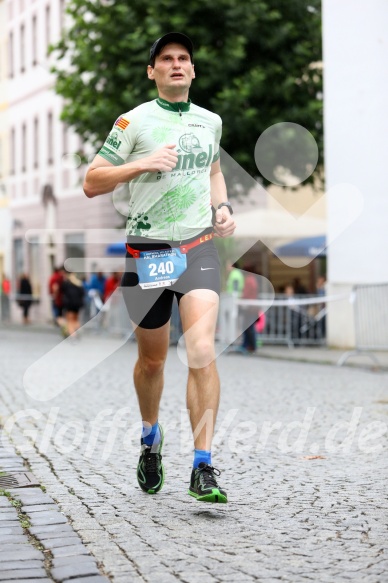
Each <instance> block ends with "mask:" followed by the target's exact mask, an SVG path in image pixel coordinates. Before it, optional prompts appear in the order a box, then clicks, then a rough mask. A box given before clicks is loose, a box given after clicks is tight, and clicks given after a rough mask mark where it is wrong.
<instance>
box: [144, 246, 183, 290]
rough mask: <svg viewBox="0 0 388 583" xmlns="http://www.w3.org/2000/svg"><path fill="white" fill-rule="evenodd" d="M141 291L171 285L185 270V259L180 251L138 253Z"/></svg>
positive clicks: (164, 250) (163, 250) (167, 250)
mask: <svg viewBox="0 0 388 583" xmlns="http://www.w3.org/2000/svg"><path fill="white" fill-rule="evenodd" d="M136 267H137V275H138V276H139V285H140V287H141V288H142V289H149V288H155V287H167V286H169V285H173V284H174V283H175V282H176V281H177V280H178V278H179V277H180V276H181V275H182V273H184V272H185V271H186V269H187V258H186V255H185V254H183V253H182V251H181V250H180V249H162V250H160V251H140V257H139V258H138V259H136Z"/></svg>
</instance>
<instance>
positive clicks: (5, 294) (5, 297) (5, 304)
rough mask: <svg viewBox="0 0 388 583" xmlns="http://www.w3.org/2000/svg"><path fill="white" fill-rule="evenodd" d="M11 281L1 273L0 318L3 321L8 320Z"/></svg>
mask: <svg viewBox="0 0 388 583" xmlns="http://www.w3.org/2000/svg"><path fill="white" fill-rule="evenodd" d="M10 293H11V282H10V280H9V279H8V277H7V276H6V275H4V274H3V276H2V281H1V319H2V320H3V322H6V321H8V320H9V317H10V300H9V296H10Z"/></svg>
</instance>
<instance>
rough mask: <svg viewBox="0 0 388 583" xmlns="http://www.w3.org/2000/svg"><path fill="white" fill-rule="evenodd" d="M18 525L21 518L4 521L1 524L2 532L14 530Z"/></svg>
mask: <svg viewBox="0 0 388 583" xmlns="http://www.w3.org/2000/svg"><path fill="white" fill-rule="evenodd" d="M18 524H20V522H19V518H18V517H17V516H16V518H14V519H12V520H10V519H8V520H2V521H1V522H0V531H1V530H2V529H3V528H14V527H16V526H18Z"/></svg>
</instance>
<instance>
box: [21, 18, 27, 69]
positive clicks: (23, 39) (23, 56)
mask: <svg viewBox="0 0 388 583" xmlns="http://www.w3.org/2000/svg"><path fill="white" fill-rule="evenodd" d="M25 49H26V34H25V27H24V24H22V25H21V27H20V72H21V73H24V71H25V70H26V54H25Z"/></svg>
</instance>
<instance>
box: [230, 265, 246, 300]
mask: <svg viewBox="0 0 388 583" xmlns="http://www.w3.org/2000/svg"><path fill="white" fill-rule="evenodd" d="M226 270H227V274H228V276H227V280H226V291H227V293H228V294H235V295H236V296H237V297H238V298H239V297H241V294H242V292H243V289H244V274H243V272H242V271H241V269H237V267H235V266H234V265H233V264H232V263H231V262H230V261H229V262H228V263H227V265H226Z"/></svg>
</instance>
